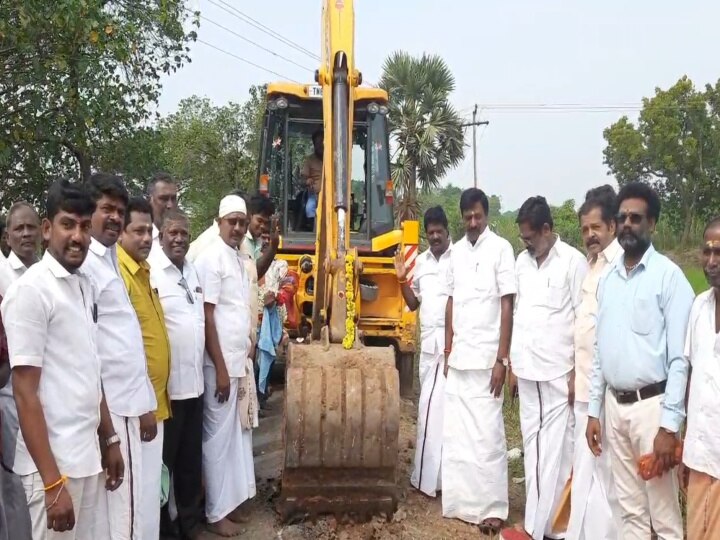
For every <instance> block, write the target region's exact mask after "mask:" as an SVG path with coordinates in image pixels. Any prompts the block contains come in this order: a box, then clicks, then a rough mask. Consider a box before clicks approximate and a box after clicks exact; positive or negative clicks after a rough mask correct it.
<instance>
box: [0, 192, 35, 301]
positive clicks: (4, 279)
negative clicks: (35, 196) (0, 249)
mask: <svg viewBox="0 0 720 540" xmlns="http://www.w3.org/2000/svg"><path fill="white" fill-rule="evenodd" d="M6 231H7V241H8V245H9V246H10V255H8V257H7V259H6V260H4V261H2V262H0V296H4V295H5V292H6V291H7V289H8V287H9V286H10V284H11V283H13V282H14V281H15V280H17V278H19V277H20V276H22V275H23V274H24V273H25V270H27V269H28V268H30V267H31V266H32V265H33V264H35V263H36V262H38V260H39V259H38V251H39V250H40V216H38V213H37V211H36V210H35V208H33V207H32V205H31V204H30V203H26V202H24V201H21V202H16V203H15V204H13V205H12V206H11V207H10V210H8V215H7V227H6Z"/></svg>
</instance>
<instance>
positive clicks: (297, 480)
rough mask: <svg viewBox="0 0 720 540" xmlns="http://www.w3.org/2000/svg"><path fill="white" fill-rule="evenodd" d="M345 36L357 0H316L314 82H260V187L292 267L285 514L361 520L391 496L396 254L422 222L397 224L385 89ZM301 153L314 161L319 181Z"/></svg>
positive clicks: (350, 33) (407, 354) (410, 325)
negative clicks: (371, 80) (365, 76)
mask: <svg viewBox="0 0 720 540" xmlns="http://www.w3.org/2000/svg"><path fill="white" fill-rule="evenodd" d="M354 37H355V36H354V9H353V2H352V0H325V1H324V5H323V15H322V62H321V65H320V68H319V69H318V70H317V71H316V73H315V82H316V84H314V85H302V84H291V83H274V84H270V85H268V87H267V103H266V112H265V116H264V122H263V128H262V134H261V149H260V158H259V164H258V174H257V178H258V189H259V191H260V192H261V193H263V194H264V195H266V196H268V197H270V198H271V199H272V200H273V201H274V202H275V205H276V207H277V208H279V209H280V211H281V214H282V222H281V229H282V236H281V243H280V247H279V250H278V255H277V257H278V258H279V259H283V260H285V261H287V263H288V267H289V269H290V273H291V274H292V275H294V276H296V277H297V284H296V285H297V291H296V293H295V297H294V298H295V299H294V306H292V307H293V308H294V311H295V314H294V316H293V317H289V319H291V321H292V322H291V324H289V325H288V327H287V330H288V332H289V333H290V337H291V343H290V345H289V348H288V353H287V358H286V370H285V380H286V388H285V409H284V417H283V428H282V429H283V444H284V463H283V471H282V485H281V492H280V498H279V502H278V509H279V512H280V514H281V518H282V519H283V520H284V521H288V520H293V519H303V518H308V517H309V518H314V517H316V516H318V515H320V514H326V513H333V514H336V515H338V514H339V515H345V516H351V517H352V518H353V519H360V520H362V519H369V518H370V517H371V516H372V515H376V514H384V515H386V516H391V515H392V514H393V512H394V511H395V510H396V508H397V501H398V478H397V474H398V471H397V467H398V433H399V420H400V395H401V393H402V394H404V395H409V394H410V393H411V392H412V387H413V377H414V370H413V359H414V355H415V349H416V318H415V317H416V316H415V314H414V313H412V312H410V311H409V310H407V308H406V307H405V305H404V303H403V299H402V294H401V291H400V286H399V284H398V281H397V276H396V273H395V269H394V265H393V257H394V256H395V253H396V252H397V251H400V252H402V253H404V256H405V258H406V263H407V264H408V266H409V267H410V268H412V266H413V260H414V257H415V256H416V254H417V249H418V242H419V228H418V222H417V221H405V222H403V223H402V224H401V225H400V227H399V228H396V227H395V220H394V212H393V189H392V181H391V177H390V152H389V137H388V122H387V115H388V95H387V93H386V92H385V91H384V90H381V89H378V88H372V87H364V86H361V84H362V75H361V74H360V72H359V71H358V70H357V69H356V68H355V63H354V60H355V54H354V53H355V50H354ZM320 136H322V144H318V143H319V142H320V141H319V138H320ZM314 139H318V140H315V141H314V143H315V146H314V147H313V140H314ZM313 153H315V157H314V158H311V157H309V156H312V154H313ZM308 159H314V160H315V163H316V164H319V163H321V165H316V169H320V168H321V170H322V176H321V178H318V180H321V182H319V186H320V188H319V192H318V189H317V187H316V188H315V189H313V187H312V186H311V184H312V182H309V181H308V179H307V169H308V167H307V166H306V163H307V161H308ZM318 174H319V173H318ZM311 207H312V208H311ZM313 214H314V216H313ZM401 391H402V392H401Z"/></svg>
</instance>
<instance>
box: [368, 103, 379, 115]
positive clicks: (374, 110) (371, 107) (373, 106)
mask: <svg viewBox="0 0 720 540" xmlns="http://www.w3.org/2000/svg"><path fill="white" fill-rule="evenodd" d="M367 110H368V112H369V113H370V114H377V113H378V111H379V110H380V107H379V106H378V104H377V103H371V104H370V105H368V108H367Z"/></svg>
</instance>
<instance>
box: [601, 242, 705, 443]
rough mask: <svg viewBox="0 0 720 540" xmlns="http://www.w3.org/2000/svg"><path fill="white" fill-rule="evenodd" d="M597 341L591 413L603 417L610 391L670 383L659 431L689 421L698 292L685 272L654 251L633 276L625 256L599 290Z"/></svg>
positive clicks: (644, 259) (641, 261) (646, 257)
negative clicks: (688, 344) (690, 328)
mask: <svg viewBox="0 0 720 540" xmlns="http://www.w3.org/2000/svg"><path fill="white" fill-rule="evenodd" d="M597 294H598V313H597V339H596V343H595V355H594V358H593V368H592V386H591V390H590V404H589V407H588V414H589V416H592V417H594V418H599V417H600V409H601V407H602V402H603V398H604V395H605V388H606V386H608V385H609V386H610V387H611V388H613V389H615V390H639V389H640V388H643V387H645V386H647V385H649V384H653V383H657V382H660V381H664V380H666V379H667V385H666V387H665V396H664V399H663V410H662V415H661V417H660V427H663V428H666V429H668V430H670V431H673V432H677V431H678V430H679V429H680V425H681V424H682V421H683V418H684V417H685V388H686V386H687V378H688V362H687V359H686V358H685V355H684V351H685V332H686V328H687V322H688V316H689V314H690V308H691V307H692V303H693V299H694V293H693V290H692V287H690V283H688V280H687V279H686V278H685V275H684V274H683V273H682V270H680V268H679V267H678V266H677V265H676V264H674V263H673V262H672V261H670V259H668V258H667V257H665V256H664V255H661V254H660V253H658V252H657V251H655V249H654V248H653V247H652V246H650V247H649V248H648V250H647V251H646V252H645V254H644V255H643V257H642V259H641V260H640V263H639V264H638V266H637V268H635V270H633V271H632V272H631V273H630V275H629V276H628V275H627V273H626V271H625V256H624V255H623V256H622V257H620V258H619V259H618V260H617V262H616V263H615V264H614V265H613V266H612V267H611V268H609V270H608V272H607V273H606V274H605V275H604V276H603V277H602V278H601V280H600V285H599V286H598V293H597Z"/></svg>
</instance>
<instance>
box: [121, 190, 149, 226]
mask: <svg viewBox="0 0 720 540" xmlns="http://www.w3.org/2000/svg"><path fill="white" fill-rule="evenodd" d="M133 212H138V213H139V214H147V215H149V216H150V221H151V222H154V221H153V220H154V217H153V209H152V205H151V204H150V201H148V200H147V199H145V198H144V197H131V198H130V200H129V201H128V205H127V208H126V209H125V224H124V225H123V229H127V226H128V225H130V223H131V221H132V213H133Z"/></svg>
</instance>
